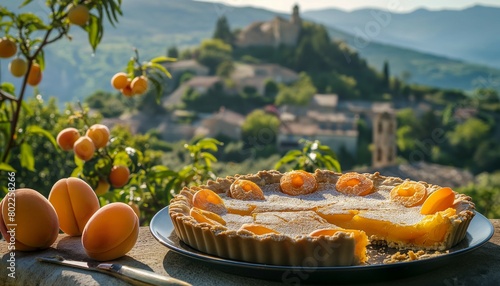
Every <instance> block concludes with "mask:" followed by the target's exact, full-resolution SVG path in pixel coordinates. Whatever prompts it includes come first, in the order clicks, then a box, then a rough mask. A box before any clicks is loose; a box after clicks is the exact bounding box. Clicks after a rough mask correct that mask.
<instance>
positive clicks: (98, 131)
mask: <svg viewBox="0 0 500 286" xmlns="http://www.w3.org/2000/svg"><path fill="white" fill-rule="evenodd" d="M109 134H110V133H109V128H108V127H107V126H106V125H103V124H94V125H92V126H90V128H89V130H87V134H86V135H87V136H88V137H90V139H92V142H94V146H95V148H96V149H99V148H102V147H105V146H106V145H107V144H108V141H109Z"/></svg>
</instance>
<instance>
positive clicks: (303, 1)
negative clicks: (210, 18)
mask: <svg viewBox="0 0 500 286" xmlns="http://www.w3.org/2000/svg"><path fill="white" fill-rule="evenodd" d="M202 1H205V2H217V3H225V4H229V5H232V6H254V7H260V8H266V9H270V10H274V11H281V12H288V11H290V9H291V7H292V6H293V4H295V3H297V4H299V5H300V7H301V10H303V11H305V10H315V9H322V8H330V7H333V8H338V9H343V10H349V11H350V10H356V9H360V8H366V7H376V8H381V9H389V10H391V11H392V12H408V11H413V10H415V9H418V8H427V9H430V10H441V9H463V8H467V7H470V6H474V5H478V4H481V5H486V6H495V7H500V1H499V0H419V1H416V0H349V1H346V0H251V1H250V0H202Z"/></svg>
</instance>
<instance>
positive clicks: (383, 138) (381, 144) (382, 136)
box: [372, 111, 397, 167]
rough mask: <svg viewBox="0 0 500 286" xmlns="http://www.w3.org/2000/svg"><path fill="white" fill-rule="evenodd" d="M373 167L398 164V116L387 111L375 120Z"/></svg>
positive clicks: (378, 115) (376, 116)
mask: <svg viewBox="0 0 500 286" xmlns="http://www.w3.org/2000/svg"><path fill="white" fill-rule="evenodd" d="M373 145H374V150H373V152H372V154H373V155H372V156H373V157H372V166H373V167H385V166H390V165H394V164H396V155H397V154H396V152H397V150H396V116H395V115H394V112H390V111H385V112H381V113H379V114H377V115H375V118H374V119H373Z"/></svg>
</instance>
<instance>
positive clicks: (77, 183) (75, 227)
mask: <svg viewBox="0 0 500 286" xmlns="http://www.w3.org/2000/svg"><path fill="white" fill-rule="evenodd" d="M49 201H50V203H52V205H53V206H54V209H55V210H56V213H57V216H58V217H59V228H60V229H61V230H62V231H63V232H64V233H66V234H67V235H70V236H78V235H81V234H82V232H83V229H84V228H85V225H86V224H87V221H88V220H89V219H90V217H91V216H92V215H93V214H94V213H95V212H96V211H97V210H98V209H99V199H97V196H96V194H95V193H94V190H92V188H91V187H90V186H89V184H87V183H86V182H85V181H84V180H82V179H80V178H67V179H60V180H59V181H57V182H56V183H55V184H54V185H53V186H52V189H51V190H50V194H49Z"/></svg>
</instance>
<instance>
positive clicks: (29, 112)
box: [21, 100, 34, 116]
mask: <svg viewBox="0 0 500 286" xmlns="http://www.w3.org/2000/svg"><path fill="white" fill-rule="evenodd" d="M21 107H22V109H23V112H24V113H25V114H26V115H28V116H33V114H34V113H33V110H32V109H31V107H30V106H29V105H28V103H27V102H26V100H23V101H22V102H21Z"/></svg>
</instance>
